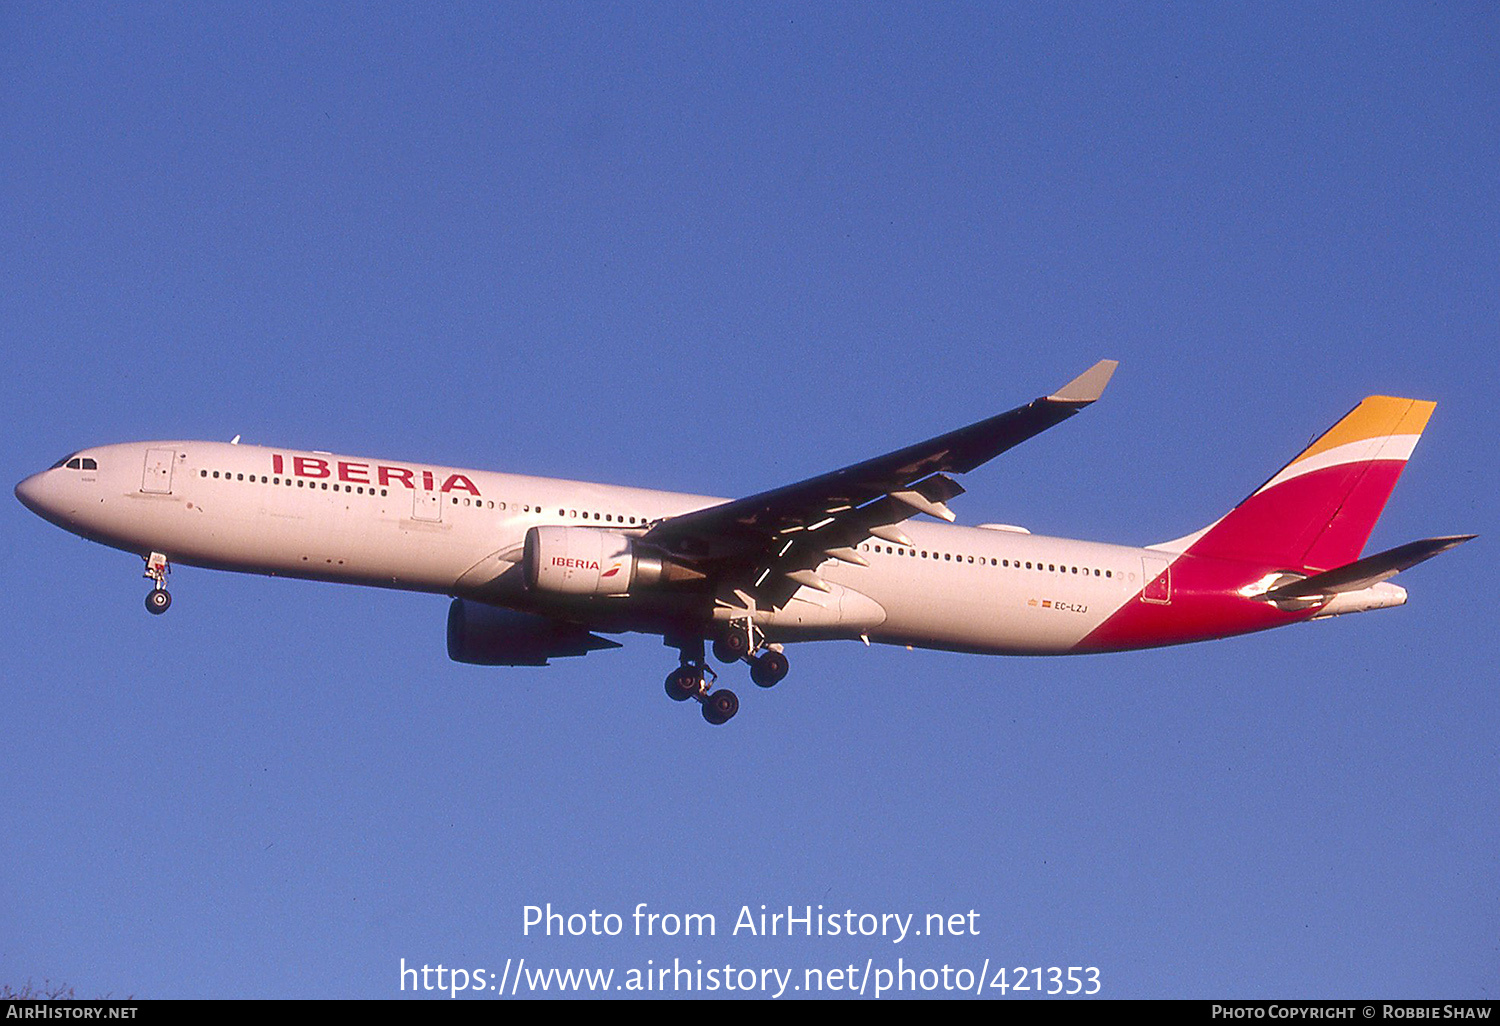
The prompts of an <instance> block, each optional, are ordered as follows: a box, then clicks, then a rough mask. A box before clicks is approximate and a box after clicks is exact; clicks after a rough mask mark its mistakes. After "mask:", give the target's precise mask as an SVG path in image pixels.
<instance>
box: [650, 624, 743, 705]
mask: <svg viewBox="0 0 1500 1026" xmlns="http://www.w3.org/2000/svg"><path fill="white" fill-rule="evenodd" d="M678 652H679V653H680V655H679V657H678V658H679V659H680V660H681V662H682V665H681V666H679V667H677V669H675V670H673V671H672V672H671V673H669V674H667V697H668V698H670V699H671V700H672V701H674V702H686V701H687V700H688V699H689V698H696V699H697V700H698V701H699V702H700V703H702V705H703V718H704V719H705V720H707V721H708V722H709V723H712V724H714V725H715V726H718V725H719V724H721V723H728V722H729V721H730V720H731V719H733V718H734V714H735V713H737V712H739V711H740V700H739V696H738V695H736V694H735V693H734V692H733V691H730V690H729V689H728V688H720V689H719V690H717V691H714V690H711V689H712V688H713V686H714V682H715V681H717V680H718V679H719V675H718V674H717V673H715V672H714V671H713V668H712V667H710V666H709V665H708V660H707V659H705V658H703V639H702V638H693V639H690V640H687V641H683V642H682V643H681V644H680V645H679V646H678Z"/></svg>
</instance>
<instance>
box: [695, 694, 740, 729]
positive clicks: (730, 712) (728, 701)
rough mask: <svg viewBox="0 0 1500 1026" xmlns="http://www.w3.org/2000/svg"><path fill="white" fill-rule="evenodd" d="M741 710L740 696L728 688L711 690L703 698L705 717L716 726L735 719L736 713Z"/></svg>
mask: <svg viewBox="0 0 1500 1026" xmlns="http://www.w3.org/2000/svg"><path fill="white" fill-rule="evenodd" d="M739 711H740V699H739V696H738V695H736V694H735V693H734V692H733V691H730V690H728V689H727V688H720V689H719V690H717V691H710V692H709V693H708V697H707V698H705V699H704V700H703V718H704V719H705V720H707V721H708V722H709V723H712V724H713V725H714V726H716V727H717V726H719V725H720V724H722V723H728V722H729V721H730V720H732V719H734V714H735V713H737V712H739Z"/></svg>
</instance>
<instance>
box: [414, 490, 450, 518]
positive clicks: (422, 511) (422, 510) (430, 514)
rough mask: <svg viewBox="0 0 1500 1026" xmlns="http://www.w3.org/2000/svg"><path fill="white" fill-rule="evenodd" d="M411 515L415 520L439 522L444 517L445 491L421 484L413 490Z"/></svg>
mask: <svg viewBox="0 0 1500 1026" xmlns="http://www.w3.org/2000/svg"><path fill="white" fill-rule="evenodd" d="M411 494H412V500H411V501H412V507H411V515H412V519H413V520H428V521H432V522H439V521H441V520H442V519H443V493H442V492H437V491H433V490H432V489H431V488H423V487H422V486H421V485H420V484H418V485H417V487H416V488H415V489H414V490H413V491H412V493H411Z"/></svg>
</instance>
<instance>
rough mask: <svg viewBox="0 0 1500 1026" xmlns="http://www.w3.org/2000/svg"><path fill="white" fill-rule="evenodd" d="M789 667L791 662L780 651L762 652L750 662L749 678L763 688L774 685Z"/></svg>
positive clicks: (778, 682)
mask: <svg viewBox="0 0 1500 1026" xmlns="http://www.w3.org/2000/svg"><path fill="white" fill-rule="evenodd" d="M791 668H792V664H791V663H789V662H787V658H786V656H784V655H782V654H781V653H780V652H775V651H768V652H764V653H762V654H761V655H759V656H756V658H755V660H754V661H753V662H752V663H751V664H750V679H751V680H753V681H755V683H756V684H757V685H759V686H760V687H763V688H771V687H775V686H776V685H777V684H780V683H781V681H782V678H784V677H785V676H786V675H787V671H788V670H790V669H791Z"/></svg>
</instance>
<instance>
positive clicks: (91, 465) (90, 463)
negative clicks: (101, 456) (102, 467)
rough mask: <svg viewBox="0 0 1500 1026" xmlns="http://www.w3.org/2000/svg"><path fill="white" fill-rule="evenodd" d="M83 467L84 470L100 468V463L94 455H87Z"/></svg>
mask: <svg viewBox="0 0 1500 1026" xmlns="http://www.w3.org/2000/svg"><path fill="white" fill-rule="evenodd" d="M83 469H84V470H98V469H99V464H98V463H97V462H95V460H94V458H93V457H92V456H85V457H84V458H83Z"/></svg>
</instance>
